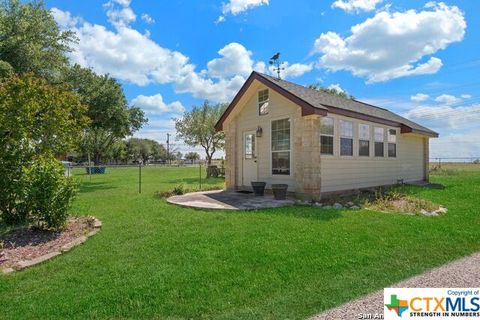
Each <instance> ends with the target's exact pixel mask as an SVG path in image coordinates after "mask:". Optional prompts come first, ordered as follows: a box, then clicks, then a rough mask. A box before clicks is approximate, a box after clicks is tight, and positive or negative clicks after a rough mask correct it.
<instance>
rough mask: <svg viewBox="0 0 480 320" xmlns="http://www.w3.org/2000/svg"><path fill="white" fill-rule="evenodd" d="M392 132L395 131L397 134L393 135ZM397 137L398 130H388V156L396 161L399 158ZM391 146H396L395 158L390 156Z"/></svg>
mask: <svg viewBox="0 0 480 320" xmlns="http://www.w3.org/2000/svg"><path fill="white" fill-rule="evenodd" d="M391 131H394V132H395V134H391V133H390V132H391ZM397 136H398V131H397V129H394V128H389V129H388V130H387V156H388V157H389V158H392V159H396V158H397V157H398V150H397ZM390 145H395V156H390Z"/></svg>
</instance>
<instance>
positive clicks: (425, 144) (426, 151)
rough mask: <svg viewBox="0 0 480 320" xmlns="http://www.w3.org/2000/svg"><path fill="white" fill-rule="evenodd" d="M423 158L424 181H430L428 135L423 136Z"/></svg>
mask: <svg viewBox="0 0 480 320" xmlns="http://www.w3.org/2000/svg"><path fill="white" fill-rule="evenodd" d="M423 157H424V158H423V160H424V166H425V168H424V170H425V177H424V179H425V181H427V182H429V181H430V139H429V138H428V137H425V138H423Z"/></svg>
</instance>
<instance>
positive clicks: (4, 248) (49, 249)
mask: <svg viewBox="0 0 480 320" xmlns="http://www.w3.org/2000/svg"><path fill="white" fill-rule="evenodd" d="M95 221H96V219H95V218H92V217H81V218H72V219H70V220H69V221H68V223H67V225H66V226H65V228H64V229H63V230H60V231H46V230H39V229H36V228H33V227H30V228H22V229H17V230H14V231H10V232H8V233H6V234H2V235H0V269H3V268H15V267H17V266H18V264H19V263H20V262H22V261H28V260H33V259H35V258H38V257H41V256H44V255H47V254H49V253H53V252H59V251H62V247H64V246H66V245H68V244H70V243H72V242H74V241H76V240H77V239H78V238H80V237H82V236H85V235H87V234H88V233H90V232H91V231H93V230H94V229H95Z"/></svg>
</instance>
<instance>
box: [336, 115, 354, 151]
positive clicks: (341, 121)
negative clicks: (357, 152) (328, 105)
mask: <svg viewBox="0 0 480 320" xmlns="http://www.w3.org/2000/svg"><path fill="white" fill-rule="evenodd" d="M346 123H350V125H351V131H352V135H351V136H348V135H345V134H344V132H342V129H343V124H346ZM339 127H340V128H339V131H340V134H339V145H340V156H341V157H353V155H354V148H355V147H354V143H353V121H349V120H340V125H339ZM342 138H344V139H350V140H352V154H342Z"/></svg>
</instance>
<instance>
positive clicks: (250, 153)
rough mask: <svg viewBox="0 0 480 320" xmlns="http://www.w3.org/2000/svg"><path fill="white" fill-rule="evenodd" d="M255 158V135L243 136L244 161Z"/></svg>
mask: <svg viewBox="0 0 480 320" xmlns="http://www.w3.org/2000/svg"><path fill="white" fill-rule="evenodd" d="M253 158H255V135H254V134H253V133H248V134H246V135H245V159H253Z"/></svg>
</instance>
